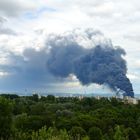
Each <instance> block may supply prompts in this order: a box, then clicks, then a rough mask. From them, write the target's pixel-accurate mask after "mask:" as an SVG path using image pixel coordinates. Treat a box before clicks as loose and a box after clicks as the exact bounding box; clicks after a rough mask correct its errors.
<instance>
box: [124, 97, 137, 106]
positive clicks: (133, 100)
mask: <svg viewBox="0 0 140 140" xmlns="http://www.w3.org/2000/svg"><path fill="white" fill-rule="evenodd" d="M123 101H124V103H127V104H138V101H139V100H138V99H137V98H132V97H130V96H124V97H123Z"/></svg>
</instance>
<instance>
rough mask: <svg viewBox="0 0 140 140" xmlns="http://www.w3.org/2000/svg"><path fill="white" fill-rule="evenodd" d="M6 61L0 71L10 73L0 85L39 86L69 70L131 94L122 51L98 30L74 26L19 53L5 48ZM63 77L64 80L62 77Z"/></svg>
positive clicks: (82, 78) (85, 80)
mask: <svg viewBox="0 0 140 140" xmlns="http://www.w3.org/2000/svg"><path fill="white" fill-rule="evenodd" d="M5 54H7V55H8V56H6V57H7V58H9V63H8V64H1V65H0V71H2V72H7V73H8V74H9V75H8V76H6V77H4V78H3V79H2V80H0V88H1V89H2V88H6V89H7V88H8V87H9V88H13V87H16V88H20V89H21V88H32V89H35V88H40V87H47V84H49V83H57V82H58V81H59V82H64V81H65V80H66V79H67V77H69V76H70V75H71V74H73V75H75V76H76V77H77V78H78V79H79V81H80V82H81V84H82V85H90V84H92V83H96V84H99V85H107V87H109V88H110V89H112V90H114V91H116V92H117V91H119V90H120V91H121V92H123V93H124V94H125V95H127V96H131V97H133V96H134V93H133V88H132V84H131V82H130V80H129V79H128V78H127V76H126V73H127V67H126V61H125V60H124V58H123V55H125V51H124V50H123V49H121V48H119V47H115V46H113V45H112V43H111V41H110V40H108V39H106V38H105V37H104V36H103V34H102V33H101V32H99V31H94V30H92V29H86V30H81V29H76V30H73V31H71V32H66V33H63V34H59V35H56V34H50V35H48V36H47V37H46V44H45V45H44V47H42V48H40V49H39V50H36V49H35V48H28V49H25V50H24V52H23V54H22V55H18V54H14V53H11V52H6V53H5ZM63 80H64V81H63Z"/></svg>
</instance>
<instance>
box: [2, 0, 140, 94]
mask: <svg viewBox="0 0 140 140" xmlns="http://www.w3.org/2000/svg"><path fill="white" fill-rule="evenodd" d="M139 25H140V2H139V0H133V1H132V0H100V1H99V0H92V1H91V0H86V1H81V0H74V1H71V0H59V1H58V0H36V1H34V0H1V1H0V54H1V55H0V90H1V91H2V92H5V91H24V90H25V89H29V90H30V91H35V90H38V91H46V90H47V91H50V92H56V91H59V92H67V91H69V92H72V93H73V92H83V91H84V90H86V91H87V92H92V91H93V92H102V93H104V92H112V91H110V90H109V89H108V88H106V87H105V86H99V85H96V84H93V85H90V86H89V87H83V86H81V85H80V83H79V81H78V80H77V78H76V77H75V76H74V75H71V76H69V77H68V78H65V79H61V78H55V77H54V76H52V75H50V74H48V71H47V70H46V68H45V55H46V53H44V52H42V56H44V63H43V62H42V61H43V60H42V57H40V56H38V54H37V53H36V52H34V50H36V51H40V50H43V48H44V47H46V46H47V41H48V40H50V37H53V36H51V35H52V34H53V35H55V34H64V32H67V31H70V32H71V31H72V30H74V29H76V28H80V29H86V28H92V29H93V30H99V31H100V32H102V33H103V34H104V36H103V38H107V39H110V40H111V41H112V43H113V45H114V46H121V47H122V48H123V49H125V51H126V53H127V55H126V56H125V59H126V61H127V64H128V73H127V76H128V77H129V78H130V80H131V81H132V84H133V87H134V92H135V93H140V86H139V83H140V56H139V52H140V28H139ZM82 33H83V32H82ZM50 34H51V35H50ZM83 34H84V33H83ZM81 37H83V38H84V35H82V36H81V35H79V38H81ZM96 39H97V40H101V41H102V39H101V38H98V37H97V38H96ZM81 42H82V43H85V40H84V39H83V40H81ZM86 43H87V42H86ZM88 43H89V42H88ZM47 47H48V51H49V46H47ZM29 54H32V55H29ZM31 56H32V57H31ZM25 63H26V64H25ZM38 66H40V68H38ZM17 71H18V75H17ZM23 71H24V72H23ZM25 71H26V72H25ZM19 73H20V74H21V75H20V74H19Z"/></svg>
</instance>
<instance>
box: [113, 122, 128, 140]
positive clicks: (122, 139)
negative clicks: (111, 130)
mask: <svg viewBox="0 0 140 140" xmlns="http://www.w3.org/2000/svg"><path fill="white" fill-rule="evenodd" d="M115 130H116V131H115V134H114V140H126V139H125V137H124V135H123V133H122V130H121V128H120V126H119V125H118V126H116V127H115Z"/></svg>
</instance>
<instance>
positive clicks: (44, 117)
mask: <svg viewBox="0 0 140 140" xmlns="http://www.w3.org/2000/svg"><path fill="white" fill-rule="evenodd" d="M0 139H1V140H140V102H139V103H138V104H137V105H133V104H127V103H125V102H122V101H121V100H120V99H116V98H109V99H108V98H101V99H100V100H98V99H96V98H94V97H84V98H82V99H79V98H78V97H58V98H56V97H54V96H53V95H48V96H46V97H45V96H41V97H39V96H38V95H37V94H34V95H32V96H18V95H16V94H15V95H14V94H12V95H11V94H1V95H0Z"/></svg>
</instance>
